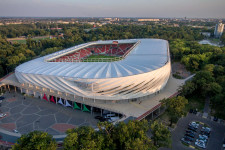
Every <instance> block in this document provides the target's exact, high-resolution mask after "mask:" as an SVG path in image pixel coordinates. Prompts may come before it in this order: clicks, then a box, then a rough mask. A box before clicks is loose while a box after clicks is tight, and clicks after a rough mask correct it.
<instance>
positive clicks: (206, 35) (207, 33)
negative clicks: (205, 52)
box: [201, 32, 211, 38]
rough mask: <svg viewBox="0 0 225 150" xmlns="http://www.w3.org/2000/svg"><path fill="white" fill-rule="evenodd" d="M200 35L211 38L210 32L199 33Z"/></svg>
mask: <svg viewBox="0 0 225 150" xmlns="http://www.w3.org/2000/svg"><path fill="white" fill-rule="evenodd" d="M201 34H202V35H203V36H205V37H208V38H209V37H210V36H211V33H210V32H201Z"/></svg>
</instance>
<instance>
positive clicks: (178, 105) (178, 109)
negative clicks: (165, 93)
mask: <svg viewBox="0 0 225 150" xmlns="http://www.w3.org/2000/svg"><path fill="white" fill-rule="evenodd" d="M162 103H163V104H164V105H166V107H167V108H166V111H167V112H168V115H169V117H170V123H171V125H172V123H174V122H177V121H178V119H179V118H180V117H182V116H183V115H184V114H185V110H184V108H185V105H187V104H188V100H187V99H186V98H185V97H182V96H178V97H173V98H169V99H164V100H162Z"/></svg>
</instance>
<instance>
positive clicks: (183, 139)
mask: <svg viewBox="0 0 225 150" xmlns="http://www.w3.org/2000/svg"><path fill="white" fill-rule="evenodd" d="M181 141H182V142H184V143H186V144H188V145H190V144H191V142H190V141H189V140H186V139H185V138H182V139H181Z"/></svg>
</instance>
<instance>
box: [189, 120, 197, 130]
mask: <svg viewBox="0 0 225 150" xmlns="http://www.w3.org/2000/svg"><path fill="white" fill-rule="evenodd" d="M189 126H192V127H194V128H196V129H198V127H199V123H197V122H195V121H192V122H190V123H189Z"/></svg>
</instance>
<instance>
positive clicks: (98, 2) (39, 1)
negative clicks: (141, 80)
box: [0, 0, 225, 18]
mask: <svg viewBox="0 0 225 150" xmlns="http://www.w3.org/2000/svg"><path fill="white" fill-rule="evenodd" d="M0 16H13V17H147V18H157V17H162V18H168V17H169V18H171V17H176V18H183V17H187V18H225V0H0Z"/></svg>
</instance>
